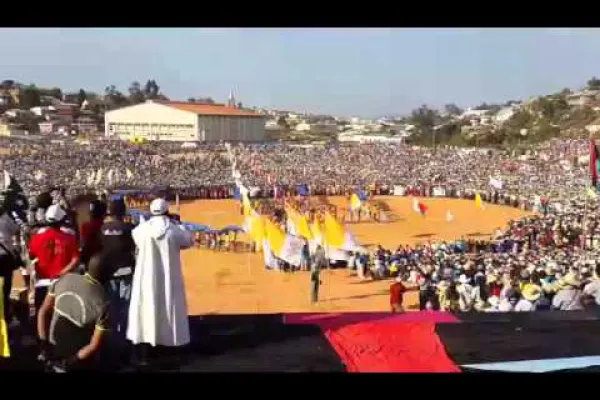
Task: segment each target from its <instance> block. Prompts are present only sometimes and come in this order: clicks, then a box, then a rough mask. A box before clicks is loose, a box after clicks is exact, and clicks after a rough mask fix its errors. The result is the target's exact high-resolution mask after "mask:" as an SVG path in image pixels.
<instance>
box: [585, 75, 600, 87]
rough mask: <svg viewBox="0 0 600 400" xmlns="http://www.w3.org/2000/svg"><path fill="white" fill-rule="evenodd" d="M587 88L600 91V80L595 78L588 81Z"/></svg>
mask: <svg viewBox="0 0 600 400" xmlns="http://www.w3.org/2000/svg"><path fill="white" fill-rule="evenodd" d="M587 88H588V89H590V90H600V79H597V78H596V77H595V76H593V77H592V79H590V80H589V81H587Z"/></svg>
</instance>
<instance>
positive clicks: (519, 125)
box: [0, 78, 600, 147]
mask: <svg viewBox="0 0 600 400" xmlns="http://www.w3.org/2000/svg"><path fill="white" fill-rule="evenodd" d="M148 99H158V100H168V98H167V96H166V95H165V94H163V93H162V92H161V90H160V86H159V85H158V84H157V82H156V81H155V80H152V79H149V80H147V81H146V83H145V84H140V83H139V82H138V81H134V82H132V83H131V85H130V86H129V87H128V88H127V91H125V92H121V91H120V90H119V89H118V88H117V87H115V86H114V85H110V86H107V87H106V88H105V90H104V93H101V94H100V93H94V92H92V91H87V90H84V89H80V90H79V91H77V92H72V93H65V92H63V90H62V89H60V88H57V87H54V88H41V87H37V86H36V85H34V84H29V85H24V84H22V83H18V82H15V81H12V80H4V81H1V82H0V136H2V135H10V134H15V133H24V134H65V135H66V134H70V135H78V134H94V133H100V132H102V131H103V123H104V113H105V112H106V111H107V110H112V109H115V108H120V107H124V106H127V105H132V104H138V103H142V102H144V101H145V100H148ZM187 101H188V102H196V103H214V100H213V99H212V98H211V97H202V96H201V97H190V98H188V99H187ZM238 106H239V107H240V108H241V107H243V105H242V104H241V103H239V104H238ZM244 108H248V107H244ZM250 109H252V110H255V111H256V112H259V113H262V114H264V115H265V120H266V123H265V130H266V132H267V138H268V139H270V140H279V141H291V142H304V143H306V142H330V141H339V142H407V143H413V144H419V145H426V146H437V145H457V146H510V147H513V146H515V145H518V144H521V145H528V144H531V143H536V142H540V141H543V140H547V139H550V138H553V137H557V136H561V137H573V138H576V137H585V136H588V135H590V134H594V133H596V132H599V131H600V79H596V78H592V79H590V80H589V81H588V82H587V84H586V85H585V87H583V88H581V89H579V90H571V89H563V90H561V91H560V92H558V93H553V94H548V95H545V96H539V97H533V98H530V99H527V100H513V101H508V102H506V103H504V104H486V103H483V104H481V105H479V106H475V107H471V108H467V109H466V110H463V109H461V108H460V107H458V106H457V105H455V104H448V105H446V106H444V107H443V109H435V108H433V107H429V106H427V105H422V106H421V107H418V108H417V109H415V110H413V111H412V112H411V113H410V114H409V115H405V116H401V117H400V116H396V117H384V118H377V119H364V118H358V117H339V116H330V115H316V114H311V113H302V112H296V111H282V110H273V109H261V108H257V107H252V108H250Z"/></svg>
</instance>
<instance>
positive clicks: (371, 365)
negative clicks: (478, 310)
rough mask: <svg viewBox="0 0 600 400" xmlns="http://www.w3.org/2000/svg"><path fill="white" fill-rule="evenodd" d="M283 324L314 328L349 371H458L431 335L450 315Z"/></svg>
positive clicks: (289, 318) (352, 316)
mask: <svg viewBox="0 0 600 400" xmlns="http://www.w3.org/2000/svg"><path fill="white" fill-rule="evenodd" d="M284 322H285V323H286V324H310V325H319V326H320V327H321V329H322V330H323V331H324V333H325V336H326V337H327V339H328V340H329V342H330V343H331V345H332V347H333V348H334V349H335V351H336V352H337V353H338V355H339V356H340V357H341V358H342V360H343V362H344V364H345V365H346V367H347V369H348V371H350V372H460V369H459V368H458V366H456V365H455V363H454V362H452V360H451V359H450V358H449V357H448V355H447V354H446V350H445V349H444V346H443V345H442V343H441V341H440V339H439V337H438V336H437V334H436V333H435V325H436V324H437V323H455V322H459V320H458V318H456V316H454V315H452V314H450V313H443V312H435V311H423V312H414V313H404V314H392V313H347V314H346V313H341V314H287V315H285V316H284Z"/></svg>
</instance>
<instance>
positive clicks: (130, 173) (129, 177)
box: [125, 168, 133, 180]
mask: <svg viewBox="0 0 600 400" xmlns="http://www.w3.org/2000/svg"><path fill="white" fill-rule="evenodd" d="M125 176H126V177H127V180H130V179H131V178H133V172H131V170H130V169H129V168H127V169H126V170H125Z"/></svg>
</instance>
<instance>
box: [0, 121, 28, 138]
mask: <svg viewBox="0 0 600 400" xmlns="http://www.w3.org/2000/svg"><path fill="white" fill-rule="evenodd" d="M24 134H25V131H24V130H23V129H21V127H20V126H19V125H17V124H11V123H9V122H7V121H0V136H15V135H24Z"/></svg>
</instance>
